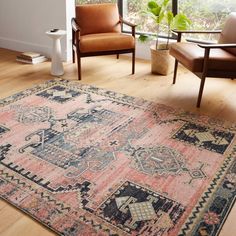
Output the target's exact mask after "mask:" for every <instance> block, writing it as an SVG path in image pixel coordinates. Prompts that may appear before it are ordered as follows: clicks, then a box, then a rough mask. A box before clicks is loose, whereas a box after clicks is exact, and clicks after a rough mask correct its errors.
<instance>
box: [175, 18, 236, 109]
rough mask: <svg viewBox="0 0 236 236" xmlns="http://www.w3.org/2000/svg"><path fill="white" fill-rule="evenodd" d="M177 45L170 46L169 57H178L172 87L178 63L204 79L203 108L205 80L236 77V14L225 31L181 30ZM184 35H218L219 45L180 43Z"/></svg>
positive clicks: (228, 20) (227, 23)
mask: <svg viewBox="0 0 236 236" xmlns="http://www.w3.org/2000/svg"><path fill="white" fill-rule="evenodd" d="M174 32H175V33H177V34H178V38H177V43H174V44H172V45H171V48H170V54H171V55H172V56H173V57H175V69H174V77H173V84H175V82H176V74H177V68H178V62H180V63H181V64H182V65H184V66H185V67H186V68H187V69H189V70H190V71H191V72H193V73H194V74H195V75H197V76H198V77H199V78H200V79H201V83H200V89H199V94H198V100H197V107H200V104H201V99H202V93H203V89H204V84H205V79H206V77H219V78H231V79H232V78H235V77H236V13H231V14H230V15H229V17H228V19H227V21H226V23H225V25H224V28H223V30H222V31H219V30H217V31H178V30H174ZM183 33H191V34H200V33H214V34H215V33H217V34H220V38H219V40H218V43H217V44H195V43H189V42H181V36H182V34H183Z"/></svg>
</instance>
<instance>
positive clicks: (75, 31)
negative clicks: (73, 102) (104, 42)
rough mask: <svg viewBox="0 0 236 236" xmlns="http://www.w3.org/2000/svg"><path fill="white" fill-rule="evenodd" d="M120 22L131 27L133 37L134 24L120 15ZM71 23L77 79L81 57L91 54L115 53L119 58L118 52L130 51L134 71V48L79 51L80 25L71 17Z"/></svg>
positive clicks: (79, 74) (79, 73)
mask: <svg viewBox="0 0 236 236" xmlns="http://www.w3.org/2000/svg"><path fill="white" fill-rule="evenodd" d="M119 23H120V24H125V25H128V26H130V27H131V28H132V36H133V37H134V38H135V27H136V25H134V24H132V23H130V22H128V21H126V20H124V19H123V18H122V17H121V16H120V20H119ZM71 25H72V59H73V63H75V52H76V54H77V64H78V80H81V58H82V57H91V56H103V55H113V54H117V59H119V54H124V53H132V74H134V73H135V48H131V49H125V50H112V51H99V52H86V53H83V52H81V51H80V46H79V45H80V27H79V25H78V24H77V23H76V18H72V19H71Z"/></svg>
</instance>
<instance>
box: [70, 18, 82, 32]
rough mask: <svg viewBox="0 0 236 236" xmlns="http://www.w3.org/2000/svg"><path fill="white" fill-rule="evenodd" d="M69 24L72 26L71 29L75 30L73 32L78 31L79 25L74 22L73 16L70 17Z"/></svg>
mask: <svg viewBox="0 0 236 236" xmlns="http://www.w3.org/2000/svg"><path fill="white" fill-rule="evenodd" d="M71 26H72V30H73V31H75V32H78V31H80V27H79V25H78V24H77V23H76V20H75V18H72V19H71Z"/></svg>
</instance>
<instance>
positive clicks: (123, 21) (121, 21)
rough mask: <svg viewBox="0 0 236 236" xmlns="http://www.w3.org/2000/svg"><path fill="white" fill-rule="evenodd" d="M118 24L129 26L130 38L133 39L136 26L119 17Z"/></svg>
mask: <svg viewBox="0 0 236 236" xmlns="http://www.w3.org/2000/svg"><path fill="white" fill-rule="evenodd" d="M120 23H122V24H125V25H128V26H130V27H131V28H132V36H134V37H135V27H136V26H137V25H135V24H133V23H131V22H129V21H126V20H124V19H123V18H122V17H121V16H120Z"/></svg>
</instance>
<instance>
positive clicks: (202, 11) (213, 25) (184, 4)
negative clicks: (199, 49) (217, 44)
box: [178, 0, 236, 41]
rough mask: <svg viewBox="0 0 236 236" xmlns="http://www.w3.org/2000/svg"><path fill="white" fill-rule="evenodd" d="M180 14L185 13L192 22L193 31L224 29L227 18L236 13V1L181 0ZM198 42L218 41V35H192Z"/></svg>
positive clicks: (179, 4)
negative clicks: (231, 13)
mask: <svg viewBox="0 0 236 236" xmlns="http://www.w3.org/2000/svg"><path fill="white" fill-rule="evenodd" d="M178 2H179V3H178V7H179V11H180V12H184V13H185V14H186V15H187V16H188V17H189V18H190V19H191V20H192V27H191V28H192V29H195V30H206V29H209V30H215V29H222V26H223V24H224V22H225V19H226V17H227V16H228V15H229V13H230V12H233V11H236V1H235V0H220V1H215V0H179V1H178ZM191 38H194V39H198V40H208V41H210V40H214V41H215V40H217V38H218V36H217V35H206V34H198V35H191Z"/></svg>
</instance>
